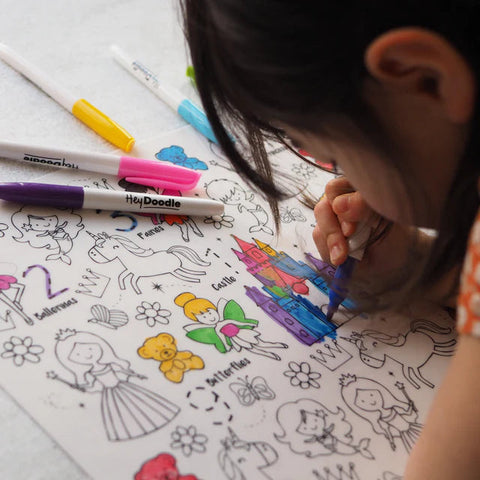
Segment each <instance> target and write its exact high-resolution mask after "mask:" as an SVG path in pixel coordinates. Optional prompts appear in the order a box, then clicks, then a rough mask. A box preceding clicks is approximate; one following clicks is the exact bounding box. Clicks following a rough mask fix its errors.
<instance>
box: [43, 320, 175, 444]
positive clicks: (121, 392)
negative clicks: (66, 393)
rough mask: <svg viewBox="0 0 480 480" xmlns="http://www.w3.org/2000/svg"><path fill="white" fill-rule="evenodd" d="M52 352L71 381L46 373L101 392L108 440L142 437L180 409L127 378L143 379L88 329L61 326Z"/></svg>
mask: <svg viewBox="0 0 480 480" xmlns="http://www.w3.org/2000/svg"><path fill="white" fill-rule="evenodd" d="M55 340H56V344H55V355H56V357H57V360H58V361H59V362H60V364H61V365H62V366H63V367H64V368H65V369H66V370H67V371H68V372H69V373H70V374H71V375H72V376H73V379H74V381H73V382H70V381H69V380H66V379H64V378H61V377H60V376H59V375H58V374H57V373H56V372H54V371H50V372H47V377H48V378H50V379H53V380H58V381H60V382H62V383H64V384H66V385H68V386H69V387H71V388H73V389H76V390H79V391H81V392H86V393H95V392H101V397H102V398H101V413H102V420H103V425H104V427H105V432H106V434H107V438H108V440H110V441H120V440H130V439H133V438H138V437H143V436H145V435H148V434H149V433H152V432H154V431H156V430H159V429H160V428H162V427H163V426H165V425H166V424H167V423H169V422H170V421H171V420H172V419H173V418H174V417H175V416H176V415H177V414H178V413H179V411H180V408H179V407H178V406H177V405H175V404H174V403H172V402H170V401H168V400H166V399H165V398H163V397H162V396H160V395H158V394H157V393H154V392H152V391H150V390H147V389H145V388H143V387H140V386H139V385H137V384H135V383H132V382H131V381H130V378H131V377H135V378H139V379H145V378H146V377H144V376H143V375H139V374H138V373H135V372H134V371H133V370H131V368H130V362H129V361H128V360H125V359H122V358H120V357H118V356H117V354H116V353H115V351H114V350H113V348H112V347H111V346H110V344H109V343H108V342H106V341H105V340H104V339H103V338H102V337H100V336H98V335H95V334H93V333H90V332H77V331H76V330H70V329H66V330H60V331H59V333H58V334H57V335H56V337H55Z"/></svg>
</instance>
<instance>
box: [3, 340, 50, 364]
mask: <svg viewBox="0 0 480 480" xmlns="http://www.w3.org/2000/svg"><path fill="white" fill-rule="evenodd" d="M44 351H45V349H44V348H43V347H42V346H41V345H34V343H33V340H32V337H24V338H20V337H17V336H15V335H13V336H11V337H10V340H8V341H6V342H3V352H2V354H1V355H0V356H1V357H2V358H12V359H13V363H14V364H15V366H17V367H21V366H22V365H23V364H24V363H25V362H30V363H38V362H40V355H41V354H42V353H43V352H44Z"/></svg>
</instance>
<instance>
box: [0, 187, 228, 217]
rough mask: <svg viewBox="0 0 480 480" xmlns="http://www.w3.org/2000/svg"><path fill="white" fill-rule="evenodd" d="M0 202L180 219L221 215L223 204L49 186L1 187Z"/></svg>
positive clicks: (203, 200)
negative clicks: (171, 215) (171, 216)
mask: <svg viewBox="0 0 480 480" xmlns="http://www.w3.org/2000/svg"><path fill="white" fill-rule="evenodd" d="M0 199H2V200H6V201H7V202H17V203H23V204H27V205H42V206H46V207H64V208H65V207H66V208H72V209H79V208H89V209H100V210H123V211H127V212H149V213H165V214H179V215H205V216H209V215H221V214H222V213H223V211H224V204H223V203H222V202H217V201H215V200H210V199H205V198H189V197H177V196H170V195H149V194H145V193H133V192H123V191H115V190H98V189H93V188H83V187H71V186H68V185H53V184H48V183H26V182H22V183H20V182H19V183H14V182H12V183H0Z"/></svg>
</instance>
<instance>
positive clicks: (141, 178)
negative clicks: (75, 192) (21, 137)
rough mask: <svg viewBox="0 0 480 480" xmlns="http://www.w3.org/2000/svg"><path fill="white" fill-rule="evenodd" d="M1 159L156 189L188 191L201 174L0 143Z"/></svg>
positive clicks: (158, 164)
mask: <svg viewBox="0 0 480 480" xmlns="http://www.w3.org/2000/svg"><path fill="white" fill-rule="evenodd" d="M0 157H3V158H10V159H12V160H18V161H21V162H28V163H33V164H36V165H45V166H52V167H63V168H70V169H73V170H87V171H90V172H97V173H102V174H105V175H117V176H118V177H121V178H125V179H126V180H127V181H128V182H132V183H139V184H140V185H148V186H151V187H157V188H171V189H175V190H191V189H192V188H195V186H196V185H197V183H198V180H199V179H200V175H201V174H200V173H199V172H197V171H195V170H190V169H189V168H185V167H179V166H177V165H171V164H169V163H166V162H161V161H159V160H145V159H142V158H134V157H125V156H119V155H114V154H111V153H91V152H79V151H75V150H64V149H59V148H52V147H41V146H35V145H24V144H20V143H13V142H5V141H0Z"/></svg>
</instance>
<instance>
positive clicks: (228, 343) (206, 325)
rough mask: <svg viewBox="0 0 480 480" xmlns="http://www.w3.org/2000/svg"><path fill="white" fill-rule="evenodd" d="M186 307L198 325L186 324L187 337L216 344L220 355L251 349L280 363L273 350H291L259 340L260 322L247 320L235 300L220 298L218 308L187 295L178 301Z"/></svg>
mask: <svg viewBox="0 0 480 480" xmlns="http://www.w3.org/2000/svg"><path fill="white" fill-rule="evenodd" d="M175 303H176V304H177V305H178V306H179V307H182V308H183V311H184V313H185V316H186V317H188V318H189V319H190V320H193V321H194V322H195V323H193V324H190V325H185V326H184V327H183V328H184V329H185V330H186V331H187V332H188V333H187V337H188V338H191V339H192V340H195V341H197V342H200V343H206V344H212V345H215V348H216V349H217V350H218V351H219V352H220V353H227V352H229V351H230V350H235V351H237V352H240V351H241V350H242V349H245V350H248V351H250V352H252V353H255V354H257V355H262V356H264V357H268V358H272V359H274V360H280V356H279V355H277V354H276V353H274V352H271V351H270V349H271V348H288V345H286V344H285V343H279V342H267V341H265V340H262V339H261V338H260V333H259V332H257V331H256V330H255V329H256V327H257V326H258V320H254V319H251V318H246V317H245V313H244V311H243V309H242V307H241V306H240V305H239V304H238V303H237V302H235V300H229V301H227V300H225V299H223V298H221V299H220V300H219V302H218V305H217V306H215V305H214V304H213V303H212V302H211V301H210V300H207V299H206V298H197V297H196V296H195V295H194V294H193V293H190V292H184V293H181V294H180V295H178V296H177V297H176V298H175Z"/></svg>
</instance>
